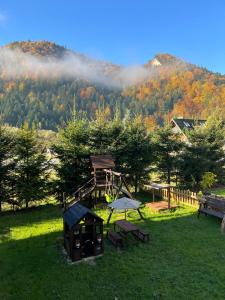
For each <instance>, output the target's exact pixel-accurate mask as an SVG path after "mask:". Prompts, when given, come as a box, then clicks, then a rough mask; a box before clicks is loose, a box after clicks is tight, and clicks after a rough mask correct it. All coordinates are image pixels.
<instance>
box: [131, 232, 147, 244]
mask: <svg viewBox="0 0 225 300" xmlns="http://www.w3.org/2000/svg"><path fill="white" fill-rule="evenodd" d="M132 234H133V235H134V236H135V238H137V239H138V240H140V241H142V242H148V241H149V233H148V232H146V231H145V230H143V229H139V230H137V231H133V232H132Z"/></svg>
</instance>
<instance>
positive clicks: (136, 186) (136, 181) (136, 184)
mask: <svg viewBox="0 0 225 300" xmlns="http://www.w3.org/2000/svg"><path fill="white" fill-rule="evenodd" d="M134 188H135V190H134V192H135V194H136V193H137V190H138V178H137V175H135V182H134Z"/></svg>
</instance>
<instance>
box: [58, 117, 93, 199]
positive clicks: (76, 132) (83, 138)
mask: <svg viewBox="0 0 225 300" xmlns="http://www.w3.org/2000/svg"><path fill="white" fill-rule="evenodd" d="M88 140H89V124H88V121H87V120H86V119H79V118H77V117H76V118H74V119H73V120H72V121H70V122H69V123H68V125H67V126H66V128H64V129H63V130H61V131H60V133H59V138H58V142H57V144H56V145H54V147H53V149H54V151H55V153H56V155H57V157H58V159H59V161H60V163H59V165H58V166H56V170H57V173H58V176H59V180H58V189H59V190H60V192H67V193H69V194H72V193H73V192H74V191H75V190H76V189H77V188H78V186H79V185H81V184H83V183H84V182H85V181H86V180H87V178H88V176H89V174H90V170H89V154H90V150H89V145H88Z"/></svg>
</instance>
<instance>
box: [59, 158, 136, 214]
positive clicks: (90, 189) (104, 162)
mask: <svg viewBox="0 0 225 300" xmlns="http://www.w3.org/2000/svg"><path fill="white" fill-rule="evenodd" d="M90 162H91V166H92V178H91V179H90V180H89V181H87V182H86V183H85V184H84V185H82V186H81V187H79V188H78V189H77V190H76V191H75V192H74V193H73V196H74V199H73V200H72V201H71V202H70V203H66V201H64V209H66V208H68V207H70V206H71V205H72V204H74V203H75V202H78V201H85V200H88V201H89V203H90V206H94V205H95V204H96V203H97V202H98V201H100V199H102V198H103V197H104V198H105V199H106V201H108V202H110V201H112V200H115V199H117V198H118V196H119V194H123V195H124V196H126V197H128V198H130V199H133V196H132V194H131V192H130V190H129V187H128V184H127V182H126V179H125V175H124V174H122V173H119V172H116V171H114V170H113V169H114V168H115V162H114V159H113V157H112V156H111V155H96V156H94V155H93V156H90Z"/></svg>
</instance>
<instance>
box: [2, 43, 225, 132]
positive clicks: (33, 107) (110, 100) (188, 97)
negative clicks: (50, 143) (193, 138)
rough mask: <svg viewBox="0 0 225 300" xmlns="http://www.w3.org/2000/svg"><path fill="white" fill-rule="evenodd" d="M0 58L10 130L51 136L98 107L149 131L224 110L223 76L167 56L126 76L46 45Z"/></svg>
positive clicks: (15, 48)
mask: <svg viewBox="0 0 225 300" xmlns="http://www.w3.org/2000/svg"><path fill="white" fill-rule="evenodd" d="M0 51H1V53H0V55H1V56H0V116H1V121H3V122H4V123H9V124H11V125H13V126H20V125H22V124H23V123H24V122H28V124H29V125H30V126H32V125H34V124H35V125H36V126H37V127H39V128H43V129H54V130H56V129H57V127H58V126H61V125H63V124H64V123H65V121H67V120H68V119H70V118H71V116H72V114H73V111H74V109H76V110H77V111H83V112H85V113H86V114H87V116H88V117H89V118H91V117H93V116H94V115H95V113H96V110H97V109H98V108H101V109H104V110H106V111H107V113H108V114H109V115H113V114H114V112H115V110H116V109H119V110H120V111H121V115H122V116H123V115H124V114H126V113H127V112H128V111H131V112H132V113H138V114H142V115H144V116H145V117H146V121H147V122H149V124H154V123H156V122H157V123H162V122H163V120H164V119H165V118H170V117H171V116H178V115H182V116H184V117H194V118H198V117H200V118H206V117H207V116H208V115H210V114H211V112H212V111H214V110H215V109H220V110H225V76H222V75H220V74H215V73H212V72H209V71H208V70H206V69H204V68H200V67H197V66H195V65H192V64H189V63H186V62H184V61H182V60H180V59H178V58H176V57H174V56H172V55H169V54H159V55H156V56H155V57H154V58H153V59H152V60H150V61H149V62H147V63H146V64H145V65H144V66H137V67H134V68H130V69H129V68H124V67H122V66H119V65H114V64H112V63H107V62H104V61H96V60H93V59H90V58H88V57H86V56H84V55H81V54H77V53H75V52H73V51H71V50H68V49H66V48H64V47H62V46H58V45H56V44H54V43H50V42H45V41H42V42H30V41H28V42H14V43H12V44H9V45H7V46H5V47H2V49H1V50H0Z"/></svg>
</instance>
